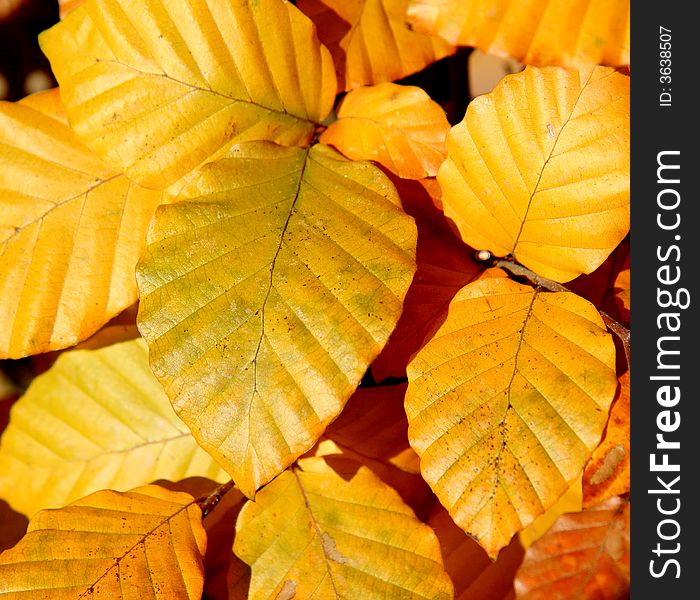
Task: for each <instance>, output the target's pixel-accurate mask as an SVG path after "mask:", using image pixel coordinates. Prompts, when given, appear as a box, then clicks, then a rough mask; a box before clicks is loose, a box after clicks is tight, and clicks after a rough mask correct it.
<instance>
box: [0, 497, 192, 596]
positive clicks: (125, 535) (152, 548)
mask: <svg viewBox="0 0 700 600" xmlns="http://www.w3.org/2000/svg"><path fill="white" fill-rule="evenodd" d="M205 548H206V534H205V532H204V528H203V527H202V511H201V510H200V508H199V506H197V504H196V503H195V501H194V498H192V496H190V495H189V494H185V493H182V492H170V491H168V490H165V489H163V488H159V487H157V486H154V485H149V486H144V487H139V488H136V489H134V490H131V491H129V492H123V493H121V492H114V491H111V490H103V491H99V492H96V493H94V494H92V495H90V496H87V497H86V498H83V499H81V500H77V501H76V502H73V503H72V504H71V505H69V506H66V507H65V508H61V509H54V510H43V511H41V512H39V513H37V514H36V515H35V516H34V518H33V519H32V520H31V521H30V523H29V528H28V530H27V535H26V536H25V537H24V538H22V540H20V542H19V543H18V544H17V545H16V546H15V547H14V548H12V549H10V550H7V551H5V552H3V553H2V554H0V596H2V597H3V598H7V599H8V600H9V599H13V598H26V597H27V596H28V595H30V594H31V595H32V597H34V598H39V597H41V598H56V599H64V598H65V599H66V600H68V599H71V600H72V599H74V598H87V597H104V598H114V599H122V598H124V599H126V598H142V597H144V594H146V593H148V594H149V596H151V597H153V598H156V599H158V600H195V599H196V600H199V598H201V595H202V586H203V580H204V575H203V568H202V556H203V554H204V551H205Z"/></svg>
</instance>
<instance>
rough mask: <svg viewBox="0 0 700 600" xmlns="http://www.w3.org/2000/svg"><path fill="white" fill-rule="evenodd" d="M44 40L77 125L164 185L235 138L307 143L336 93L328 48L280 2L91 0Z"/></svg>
mask: <svg viewBox="0 0 700 600" xmlns="http://www.w3.org/2000/svg"><path fill="white" fill-rule="evenodd" d="M40 43H41V47H42V49H43V50H44V52H45V53H46V55H47V56H48V57H49V60H50V61H51V67H52V69H53V72H54V74H55V76H56V79H57V80H58V82H59V84H60V86H61V96H62V99H63V102H64V103H65V105H66V108H67V111H68V116H69V117H70V121H71V125H72V126H73V127H74V129H75V130H76V132H77V133H78V134H79V135H80V136H82V137H83V139H84V140H85V142H86V143H87V144H88V145H90V147H91V148H93V149H94V150H95V151H96V152H97V153H98V154H99V155H100V156H102V157H103V158H104V159H105V160H106V161H107V162H109V163H110V164H112V165H115V166H117V167H118V168H120V169H123V170H124V172H125V173H126V174H127V175H128V177H129V178H130V179H132V180H134V181H137V182H140V183H142V184H143V185H146V186H147V187H153V188H157V189H165V188H166V187H168V186H169V185H171V184H172V183H174V182H176V181H178V180H180V179H181V178H182V177H184V176H185V175H187V174H188V173H189V172H190V171H191V170H193V169H194V168H196V167H197V166H199V165H201V164H202V163H204V162H207V161H208V160H210V159H212V158H213V157H215V156H217V155H220V154H221V153H223V152H225V151H226V150H227V148H228V147H229V146H230V145H231V144H232V143H233V142H234V141H243V140H271V141H275V142H278V143H280V144H283V145H290V146H291V145H297V144H299V145H306V144H308V143H309V141H310V140H311V136H312V134H313V131H314V128H315V124H316V123H320V122H321V121H322V120H323V119H324V118H325V117H326V116H327V115H328V113H329V112H330V110H331V107H332V104H333V99H334V96H335V90H336V78H335V73H334V72H333V63H332V60H331V56H330V54H329V53H328V50H327V49H326V48H325V47H323V46H322V45H321V43H320V42H319V41H318V39H317V38H316V35H315V33H314V26H313V24H312V23H311V22H310V21H309V20H308V19H307V18H306V17H305V16H304V15H303V14H302V13H301V12H300V11H299V10H298V9H297V8H296V7H295V6H293V5H292V4H290V3H289V2H282V1H280V0H256V1H255V2H253V1H250V2H248V1H244V2H221V1H218V0H201V1H200V0H87V1H86V2H85V4H83V5H82V6H80V7H78V8H76V9H75V10H73V11H72V12H71V13H70V14H68V15H67V16H66V18H65V19H64V20H63V21H62V22H61V23H59V24H57V25H55V26H54V27H52V28H51V29H49V30H48V31H45V32H44V33H42V34H41V36H40ZM297 56H299V57H303V59H302V60H297V58H296V57H297Z"/></svg>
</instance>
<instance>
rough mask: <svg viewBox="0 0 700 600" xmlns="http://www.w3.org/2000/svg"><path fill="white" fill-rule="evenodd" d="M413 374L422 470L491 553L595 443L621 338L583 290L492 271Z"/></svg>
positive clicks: (470, 290)
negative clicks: (538, 284)
mask: <svg viewBox="0 0 700 600" xmlns="http://www.w3.org/2000/svg"><path fill="white" fill-rule="evenodd" d="M408 378H409V385H408V392H407V395H406V403H405V407H406V413H407V415H408V422H409V440H410V442H411V445H412V446H413V448H414V449H415V450H416V451H417V452H418V454H419V456H420V457H421V472H422V473H423V477H424V479H425V480H426V481H427V482H428V483H429V484H430V486H431V487H432V488H433V491H434V492H435V493H436V494H437V496H438V498H439V499H440V502H441V503H442V504H443V506H445V507H446V508H447V509H448V510H449V512H450V514H451V515H452V518H453V519H454V520H455V522H456V523H457V524H458V525H459V526H460V527H462V528H463V529H464V530H465V531H467V532H468V533H469V534H470V535H472V536H474V537H475V538H476V539H477V540H478V541H479V543H480V544H481V546H482V547H483V548H484V549H485V550H486V551H487V552H488V554H489V555H490V556H492V557H495V556H496V555H497V554H498V551H499V550H500V549H501V548H503V547H504V546H506V545H508V543H509V542H510V540H511V538H512V536H513V534H515V533H516V532H518V531H520V530H521V529H523V528H524V527H526V526H527V525H529V524H530V523H531V522H532V521H533V520H534V519H535V517H537V516H538V515H540V514H542V513H543V512H545V511H546V510H547V509H548V508H549V507H550V506H552V505H553V504H554V502H556V500H557V498H559V496H561V494H562V493H564V491H565V490H566V489H567V488H568V487H569V486H570V485H571V483H572V482H573V481H574V480H575V479H576V478H577V477H578V476H579V475H580V474H581V471H582V470H583V467H584V465H585V464H586V461H587V460H588V459H589V458H590V455H591V452H592V451H593V449H594V448H595V447H596V446H597V445H598V442H599V441H600V438H601V435H602V433H603V429H604V427H605V423H606V421H607V417H608V409H609V407H610V404H611V402H612V400H613V396H614V394H615V389H616V387H617V378H616V376H615V347H614V344H613V341H612V339H611V337H610V335H609V334H608V333H607V332H606V330H605V325H604V323H603V320H602V318H601V317H600V315H599V314H598V312H597V311H596V310H595V308H594V307H593V305H591V304H590V303H589V302H588V301H586V300H584V299H583V298H580V297H578V296H576V295H574V294H572V293H568V292H557V293H551V292H542V291H540V290H537V289H533V288H531V287H529V286H524V285H521V284H519V283H516V282H514V281H511V280H509V279H504V278H499V279H487V280H482V281H478V282H476V283H473V284H470V285H468V286H466V287H465V288H463V289H462V290H461V291H460V292H459V293H458V294H457V295H456V296H455V298H454V299H453V300H452V302H451V304H450V308H449V312H448V315H447V319H446V320H445V322H444V323H443V324H442V326H441V327H440V329H439V330H438V331H437V333H436V334H435V335H434V336H433V337H432V339H431V340H430V341H429V342H428V343H427V344H426V345H425V346H424V347H423V349H422V350H420V351H419V352H418V353H417V354H416V355H415V356H414V358H413V360H412V361H411V363H410V364H409V366H408Z"/></svg>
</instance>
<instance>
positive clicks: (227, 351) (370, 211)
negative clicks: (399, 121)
mask: <svg viewBox="0 0 700 600" xmlns="http://www.w3.org/2000/svg"><path fill="white" fill-rule="evenodd" d="M232 156H233V157H232V158H227V159H221V160H220V161H217V162H216V163H211V164H209V165H207V166H206V167H204V168H203V170H202V172H201V174H200V176H198V177H197V178H196V179H194V180H193V182H192V183H191V185H190V186H189V187H188V188H187V189H186V190H185V191H184V192H183V195H182V196H181V197H180V200H181V202H179V203H177V204H173V205H170V206H163V207H161V209H160V210H159V211H158V213H157V214H156V217H155V221H154V224H153V227H152V229H151V231H150V234H149V239H148V247H147V249H146V252H145V254H144V256H143V258H142V261H141V264H140V266H139V268H138V272H137V279H138V284H139V290H140V293H141V302H140V308H139V329H140V331H141V333H142V334H143V336H144V338H146V340H147V341H148V344H149V347H150V350H151V354H150V359H151V366H152V368H153V371H154V373H155V374H156V376H157V377H158V379H159V380H160V382H161V383H162V384H163V386H164V387H165V390H166V392H167V394H168V396H169V397H170V399H171V400H172V402H173V406H174V407H175V410H176V412H177V413H178V414H179V415H180V417H181V418H182V419H183V420H184V421H185V423H187V424H188V426H189V427H190V428H191V429H192V432H193V434H194V435H195V437H196V438H197V440H198V441H199V442H200V444H201V445H202V446H203V447H204V448H205V449H206V450H207V451H208V452H210V453H211V454H212V455H213V456H214V458H215V459H216V460H217V461H218V462H220V463H221V464H222V465H224V466H225V468H226V470H227V471H228V472H229V473H230V474H231V477H232V478H233V479H234V481H236V484H237V486H238V487H239V488H240V489H241V490H242V491H243V492H244V493H245V494H246V495H247V496H248V497H252V495H253V494H254V492H255V490H256V489H257V488H258V487H260V486H261V485H263V484H265V483H267V482H268V481H270V480H271V479H272V478H273V477H275V476H276V475H277V474H278V473H280V472H281V471H282V470H283V469H284V468H286V467H287V466H289V465H290V464H291V463H292V462H293V461H294V460H296V458H298V457H299V456H300V455H301V454H303V453H304V452H306V451H307V450H309V449H310V448H311V447H312V446H313V444H314V443H315V442H316V440H317V439H318V438H319V436H320V435H321V434H322V433H323V431H324V429H325V427H326V425H327V424H328V423H329V422H330V421H332V420H333V419H334V418H335V417H336V416H337V415H338V414H339V413H340V411H341V410H342V408H343V406H344V404H345V402H346V401H347V399H348V398H349V397H350V395H351V394H352V393H353V392H354V390H355V388H356V387H357V385H358V384H359V383H360V380H361V379H362V376H363V375H364V373H365V371H366V370H367V367H368V365H369V364H370V363H371V362H372V360H373V359H374V358H375V356H377V354H378V353H379V352H380V350H381V349H382V347H383V346H384V344H385V343H386V341H387V339H388V337H389V334H390V333H391V331H392V330H393V328H394V326H395V325H396V322H397V320H398V318H399V315H400V314H401V307H402V301H403V298H404V295H405V294H406V290H407V289H408V286H409V284H410V281H411V278H412V276H413V272H414V270H415V262H414V261H415V259H414V256H415V254H414V252H415V243H416V233H415V226H414V224H413V221H412V219H411V218H410V217H408V216H407V215H406V214H405V213H403V211H402V210H401V207H400V205H399V200H398V197H397V195H396V191H395V189H394V187H393V186H392V185H391V182H390V181H388V180H387V179H386V177H385V176H384V175H383V174H382V173H381V172H380V171H379V170H378V169H377V168H376V167H374V166H373V165H371V164H369V163H357V162H350V161H348V160H346V159H344V158H343V157H342V156H340V154H338V153H337V152H336V151H335V150H332V149H331V148H329V147H327V146H323V145H316V146H314V147H312V148H311V149H310V150H302V149H298V148H282V147H280V146H276V145H274V144H270V143H264V142H258V143H248V144H243V145H240V146H236V147H234V148H233V149H232Z"/></svg>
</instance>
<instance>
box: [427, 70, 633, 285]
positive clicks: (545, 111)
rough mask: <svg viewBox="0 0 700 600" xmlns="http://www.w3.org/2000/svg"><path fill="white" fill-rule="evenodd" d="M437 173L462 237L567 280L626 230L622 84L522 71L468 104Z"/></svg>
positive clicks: (607, 73)
mask: <svg viewBox="0 0 700 600" xmlns="http://www.w3.org/2000/svg"><path fill="white" fill-rule="evenodd" d="M447 151H448V158H447V160H446V161H445V162H444V163H443V165H442V167H441V168H440V171H439V173H438V181H439V182H440V185H441V187H442V192H443V196H442V202H443V205H444V209H445V215H446V216H447V217H449V218H450V219H452V220H453V221H454V222H455V224H456V225H457V228H458V229H459V232H460V234H461V235H462V239H464V241H465V242H466V243H467V244H469V245H470V246H472V247H474V248H476V249H478V250H482V249H484V250H490V251H491V252H492V253H493V254H495V255H496V256H505V255H508V254H512V255H514V256H515V258H516V259H517V260H518V261H519V262H520V263H522V264H524V265H525V266H527V267H529V268H530V269H532V270H533V271H535V272H536V273H538V274H540V275H542V276H544V277H548V278H550V279H554V280H556V281H562V282H563V281H568V280H570V279H573V278H574V277H576V276H578V275H580V274H581V273H590V272H591V271H594V270H595V269H596V268H597V267H598V266H599V265H600V264H601V263H603V261H604V260H605V259H606V257H607V256H608V255H609V254H610V252H612V250H613V249H614V248H615V247H616V246H617V245H618V244H619V243H620V241H621V240H622V238H624V237H625V235H626V234H627V232H628V230H629V77H627V76H625V75H622V74H621V73H619V72H617V71H614V70H613V69H609V68H605V67H595V68H593V69H588V70H586V71H566V70H564V69H561V68H558V67H548V68H543V69H538V68H535V67H528V68H526V69H525V71H523V72H522V73H518V74H515V75H510V76H508V77H505V78H504V79H503V80H502V81H501V83H500V84H499V85H498V86H496V88H495V89H494V91H493V92H491V93H490V94H486V95H484V96H479V97H478V98H476V99H475V100H474V101H472V102H471V103H470V104H469V107H468V109H467V114H466V116H465V118H464V120H463V121H462V122H461V123H460V124H458V125H456V126H455V127H453V128H452V130H451V132H450V134H449V135H448V138H447Z"/></svg>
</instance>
